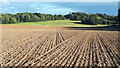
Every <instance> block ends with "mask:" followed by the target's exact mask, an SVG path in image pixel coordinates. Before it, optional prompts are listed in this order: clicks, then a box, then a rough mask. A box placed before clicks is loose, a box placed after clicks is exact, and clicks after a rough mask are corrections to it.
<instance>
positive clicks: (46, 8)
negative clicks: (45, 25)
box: [30, 3, 75, 14]
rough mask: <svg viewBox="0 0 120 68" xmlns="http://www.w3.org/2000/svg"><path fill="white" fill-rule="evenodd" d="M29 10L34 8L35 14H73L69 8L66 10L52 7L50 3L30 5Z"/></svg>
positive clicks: (55, 6) (60, 7) (56, 6)
mask: <svg viewBox="0 0 120 68" xmlns="http://www.w3.org/2000/svg"><path fill="white" fill-rule="evenodd" d="M30 6H31V8H35V10H36V12H41V13H48V14H68V13H69V12H75V10H73V9H71V8H66V7H62V6H58V5H53V4H50V3H41V4H39V3H35V4H33V5H30Z"/></svg>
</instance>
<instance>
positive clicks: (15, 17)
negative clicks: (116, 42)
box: [0, 10, 120, 25]
mask: <svg viewBox="0 0 120 68" xmlns="http://www.w3.org/2000/svg"><path fill="white" fill-rule="evenodd" d="M119 13H120V10H119ZM0 16H1V17H0V19H1V22H2V24H13V23H21V22H39V21H48V20H65V19H70V20H77V21H81V22H80V23H81V24H91V25H96V24H117V21H119V20H118V19H117V18H118V17H120V14H118V17H117V16H111V15H106V14H100V13H96V14H92V13H91V14H86V13H82V12H73V13H69V14H67V15H51V14H42V13H17V14H0Z"/></svg>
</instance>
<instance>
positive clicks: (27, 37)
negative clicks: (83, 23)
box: [0, 25, 120, 66]
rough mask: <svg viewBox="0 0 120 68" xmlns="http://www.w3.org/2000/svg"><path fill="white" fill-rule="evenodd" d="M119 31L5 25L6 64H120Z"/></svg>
mask: <svg viewBox="0 0 120 68" xmlns="http://www.w3.org/2000/svg"><path fill="white" fill-rule="evenodd" d="M119 51H120V46H119V43H118V31H105V30H99V31H98V30H90V29H89V30H80V29H79V30H78V29H72V28H71V29H69V28H65V27H56V26H53V27H51V26H30V25H27V26H26V27H25V26H24V25H15V26H14V25H3V30H2V52H0V54H1V55H2V62H1V64H2V65H4V66H119V63H120V61H119V60H120V54H119Z"/></svg>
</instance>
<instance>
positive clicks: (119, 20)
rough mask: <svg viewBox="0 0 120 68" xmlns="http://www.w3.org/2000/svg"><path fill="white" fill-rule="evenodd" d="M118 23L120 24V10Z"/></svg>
mask: <svg viewBox="0 0 120 68" xmlns="http://www.w3.org/2000/svg"><path fill="white" fill-rule="evenodd" d="M118 23H119V24H120V9H119V10H118Z"/></svg>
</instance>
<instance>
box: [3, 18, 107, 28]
mask: <svg viewBox="0 0 120 68" xmlns="http://www.w3.org/2000/svg"><path fill="white" fill-rule="evenodd" d="M79 23H80V21H70V20H54V21H41V22H20V23H15V24H4V25H48V26H73V27H100V26H107V25H86V24H79Z"/></svg>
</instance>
